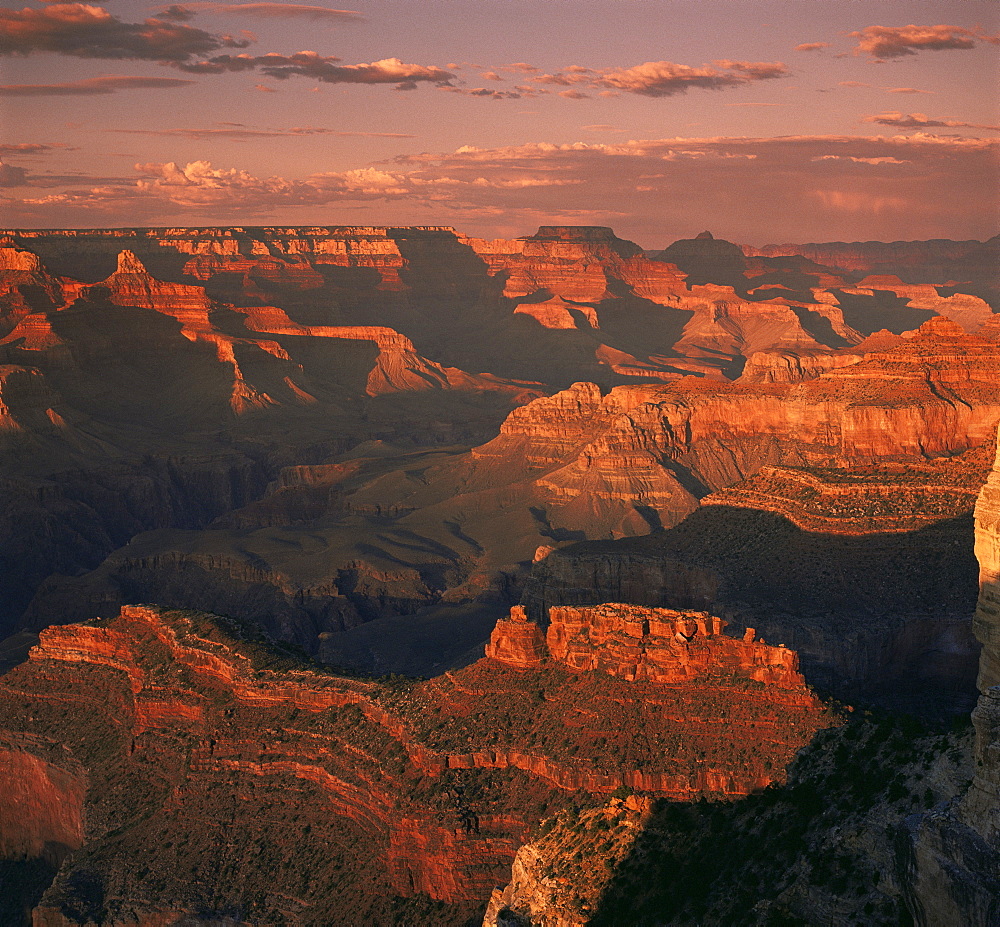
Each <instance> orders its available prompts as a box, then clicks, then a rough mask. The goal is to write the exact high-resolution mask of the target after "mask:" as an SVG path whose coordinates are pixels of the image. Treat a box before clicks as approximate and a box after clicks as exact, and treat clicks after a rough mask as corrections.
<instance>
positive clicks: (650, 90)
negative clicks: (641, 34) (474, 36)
mask: <svg viewBox="0 0 1000 927" xmlns="http://www.w3.org/2000/svg"><path fill="white" fill-rule="evenodd" d="M788 74H789V71H788V68H786V67H785V65H784V64H782V63H781V62H780V61H774V62H767V61H730V60H722V61H714V62H712V64H711V65H707V64H706V65H702V66H701V67H697V68H695V67H690V66H689V65H686V64H675V63H674V62H672V61H647V62H645V63H644V64H638V65H635V66H634V67H630V68H606V69H604V70H601V71H596V70H594V69H592V68H586V67H582V66H581V65H571V66H570V67H567V68H563V69H562V70H561V71H557V72H555V73H554V74H540V75H538V76H537V77H532V78H530V80H531V81H532V82H533V83H537V84H548V85H556V86H562V87H571V86H576V85H585V86H587V87H590V88H593V89H603V90H605V91H612V92H623V93H635V94H639V95H640V96H646V97H668V96H673V95H674V94H678V93H685V92H687V91H688V90H689V89H691V88H692V87H699V88H701V89H704V90H722V89H724V88H728V87H739V86H741V85H743V84H749V83H753V82H755V81H760V80H772V79H774V78H777V77H786V76H787V75H788ZM561 95H562V96H566V95H567V94H565V93H564V94H561ZM602 95H605V94H602ZM574 99H576V98H575V97H574Z"/></svg>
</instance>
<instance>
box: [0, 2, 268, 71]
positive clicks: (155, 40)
mask: <svg viewBox="0 0 1000 927" xmlns="http://www.w3.org/2000/svg"><path fill="white" fill-rule="evenodd" d="M248 44H249V42H248V41H247V40H243V39H240V40H237V39H233V38H232V37H231V36H225V35H214V34H213V33H211V32H205V31H204V30H202V29H195V28H194V27H192V26H185V25H182V24H180V23H177V22H168V21H166V20H161V19H147V20H145V22H142V23H127V22H123V21H122V20H121V19H119V18H118V17H117V16H113V15H112V14H111V13H109V12H108V11H107V10H105V9H103V8H102V7H98V6H93V5H92V4H84V3H55V4H52V5H50V6H48V7H45V8H44V9H31V8H29V7H25V8H24V9H22V10H12V9H7V8H4V7H0V55H15V54H16V55H27V54H32V53H36V52H55V53H57V54H61V55H70V56H72V57H76V58H106V59H117V60H124V59H130V60H144V61H160V62H164V63H178V62H183V61H187V60H188V59H190V58H192V57H194V56H196V55H206V54H210V53H211V52H214V51H218V50H219V49H221V48H245V47H246V46H247V45H248Z"/></svg>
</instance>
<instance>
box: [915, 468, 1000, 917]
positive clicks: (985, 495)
mask: <svg viewBox="0 0 1000 927" xmlns="http://www.w3.org/2000/svg"><path fill="white" fill-rule="evenodd" d="M976 556H977V557H978V558H979V565H980V590H979V603H978V606H977V608H976V614H975V618H974V622H973V623H974V627H975V631H976V636H977V637H978V638H979V640H980V641H981V642H982V644H983V649H982V655H981V658H980V670H979V687H980V691H981V692H982V695H981V696H980V698H979V703H978V704H977V705H976V709H975V711H973V713H972V722H973V725H974V727H975V732H976V742H975V755H976V766H975V776H974V778H973V780H972V783H971V784H970V786H969V788H968V791H966V792H965V794H964V795H960V796H959V797H957V798H956V799H954V800H953V801H952V802H951V803H950V804H948V805H947V806H945V807H943V808H939V809H935V810H934V811H933V812H931V813H930V814H927V815H925V816H923V817H915V818H914V819H913V820H912V821H911V822H910V828H909V834H908V839H909V846H908V850H907V854H906V856H905V858H904V860H903V866H904V872H905V876H906V878H907V881H908V885H909V897H908V903H909V907H910V910H911V912H912V913H913V916H914V920H915V921H916V922H917V923H918V924H919V925H921V927H936V925H939V924H940V925H946V927H951V925H954V927H960V925H970V924H971V925H977V927H978V925H983V927H986V925H989V924H995V923H997V922H998V920H1000V676H998V672H1000V637H998V627H1000V450H998V454H997V461H996V464H995V465H994V467H993V470H992V472H991V473H990V476H989V479H988V480H987V482H986V485H985V486H984V487H983V489H982V492H981V493H980V496H979V500H978V502H977V503H976Z"/></svg>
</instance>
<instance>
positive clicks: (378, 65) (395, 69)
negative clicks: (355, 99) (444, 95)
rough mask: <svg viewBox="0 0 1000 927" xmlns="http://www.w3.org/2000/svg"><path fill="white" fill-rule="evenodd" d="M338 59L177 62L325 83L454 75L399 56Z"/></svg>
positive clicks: (305, 55) (197, 69)
mask: <svg viewBox="0 0 1000 927" xmlns="http://www.w3.org/2000/svg"><path fill="white" fill-rule="evenodd" d="M340 60H341V59H340V58H337V57H335V56H332V55H329V56H327V55H319V54H317V53H316V52H313V51H302V52H297V53H296V54H294V55H277V54H267V55H247V54H239V55H217V56H215V57H213V58H209V59H207V60H203V61H196V62H192V63H190V64H189V63H179V64H177V67H179V68H180V69H181V70H182V71H187V72H189V73H193V74H222V73H225V72H227V71H236V72H239V71H259V72H260V73H261V74H266V75H267V76H268V77H272V78H274V79H275V80H287V79H288V78H289V77H295V76H298V77H307V78H309V79H310V80H318V81H321V82H322V83H326V84H397V85H402V84H416V83H417V82H424V83H432V84H438V85H446V84H449V83H450V82H451V81H453V80H454V79H455V75H454V74H452V73H451V72H450V71H445V70H443V69H442V68H437V67H429V66H426V65H422V64H407V63H406V62H404V61H400V60H399V58H383V59H382V60H381V61H373V62H372V63H370V64H338V63H337V62H339V61H340Z"/></svg>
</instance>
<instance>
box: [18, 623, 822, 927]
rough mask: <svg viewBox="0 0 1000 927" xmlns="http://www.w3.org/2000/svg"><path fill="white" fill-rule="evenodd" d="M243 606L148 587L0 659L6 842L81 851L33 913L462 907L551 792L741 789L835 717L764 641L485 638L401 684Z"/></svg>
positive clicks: (560, 800) (320, 913) (364, 917)
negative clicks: (703, 653) (365, 673)
mask: <svg viewBox="0 0 1000 927" xmlns="http://www.w3.org/2000/svg"><path fill="white" fill-rule="evenodd" d="M235 629H236V626H235V625H234V623H232V622H230V621H228V620H223V619H216V618H213V617H211V616H206V615H204V614H201V613H197V612H171V611H167V610H163V609H158V608H152V607H145V606H129V607H126V608H123V609H122V610H121V613H120V615H119V616H117V617H116V618H115V619H114V620H112V621H108V622H94V623H89V624H76V625H65V626H61V627H54V628H50V629H47V630H45V631H43V632H42V634H41V636H40V643H39V645H38V646H37V647H35V648H34V649H33V650H32V651H31V658H30V661H29V662H28V663H27V664H24V665H22V666H20V667H18V668H17V669H15V670H13V671H12V672H11V673H10V674H8V675H7V676H6V677H4V678H3V680H2V681H0V702H2V705H3V718H4V722H3V729H2V731H0V737H2V738H3V740H2V741H0V743H2V747H3V749H2V750H0V765H2V767H3V768H4V769H5V770H7V771H9V772H11V773H12V774H13V773H15V772H16V774H17V776H18V786H17V787H18V789H19V791H18V793H17V796H18V798H17V805H16V808H13V809H12V808H10V807H7V808H5V812H7V813H8V814H9V815H11V818H10V822H9V823H10V824H11V826H9V827H7V826H5V829H4V838H3V843H2V844H0V851H2V853H3V854H4V855H6V856H7V857H8V858H9V857H10V856H11V855H15V856H16V855H22V856H23V855H24V854H28V855H39V854H41V853H43V852H46V853H51V854H53V855H54V856H55V858H56V860H57V863H62V867H61V869H60V871H59V874H58V876H57V877H56V879H55V881H54V883H53V884H52V886H51V887H49V888H48V890H47V891H46V893H45V895H44V897H43V898H41V900H40V901H37V906H36V908H35V917H36V919H37V920H39V921H40V922H43V923H61V924H81V925H82V924H84V923H86V922H88V918H89V919H90V920H94V919H95V918H96V919H98V920H101V921H102V922H103V923H109V924H111V923H116V924H117V923H125V922H127V921H128V918H129V917H132V918H136V919H139V920H141V921H143V922H148V921H149V920H151V919H152V920H155V919H157V918H160V919H167V918H177V917H183V916H194V915H197V916H200V917H205V916H214V917H222V916H226V912H229V913H228V916H230V917H237V918H242V919H245V920H248V921H253V920H260V921H264V922H268V921H270V922H273V921H274V920H275V919H277V918H278V917H281V916H284V917H288V916H291V912H297V913H296V916H307V917H308V918H309V919H311V920H313V921H316V922H320V921H324V920H325V921H327V922H331V919H333V920H336V921H337V922H338V923H345V924H382V923H391V922H393V921H392V920H391V914H390V911H392V910H397V911H399V910H403V911H409V912H410V917H412V918H414V919H415V920H416V921H417V922H422V921H421V920H420V918H421V916H422V915H421V913H420V912H421V911H424V910H425V909H426V908H427V905H428V904H430V902H429V901H428V897H429V898H430V899H434V900H436V901H437V902H441V903H443V904H441V905H439V907H438V910H439V911H440V912H441V914H442V917H443V919H442V920H440V921H438V922H440V923H452V922H455V923H457V922H459V921H460V920H461V918H462V917H466V916H468V913H469V912H470V910H472V909H474V907H475V905H476V903H477V901H478V899H480V898H484V897H485V896H486V895H487V894H488V893H489V890H490V889H491V888H492V886H493V885H495V884H496V883H497V882H498V881H501V877H502V875H503V873H504V872H505V871H506V866H507V865H509V863H510V861H511V859H512V858H513V856H514V851H515V849H516V847H517V846H518V845H519V844H520V843H523V842H524V840H525V839H526V837H527V835H528V833H529V832H530V829H531V827H532V826H533V824H534V822H535V820H537V816H538V814H539V809H540V808H541V807H544V806H549V807H554V808H558V807H561V806H564V805H566V804H567V802H568V800H569V798H570V797H571V796H572V795H573V793H574V792H576V793H577V794H578V795H579V794H580V793H581V790H582V792H583V793H594V794H597V795H601V794H604V795H606V794H607V793H610V792H612V791H614V790H615V789H616V788H620V787H622V786H624V785H627V786H628V787H630V788H633V789H639V790H643V791H645V792H648V793H650V794H665V795H671V796H675V797H681V796H683V797H688V798H690V797H696V796H698V795H702V794H704V795H711V796H714V797H725V796H733V795H739V794H744V793H746V792H747V791H749V790H752V789H756V788H761V787H763V786H765V785H766V784H767V783H768V782H771V781H775V780H780V778H781V777H782V775H783V772H782V771H783V769H784V766H785V764H786V763H787V762H788V761H789V760H790V758H791V757H792V755H793V754H794V752H795V750H797V749H798V748H799V747H800V746H801V745H802V744H803V743H805V742H806V741H807V740H808V738H809V737H810V736H811V734H812V732H814V731H815V730H816V729H817V728H819V727H822V726H824V725H826V724H829V723H830V721H831V719H830V716H829V715H828V714H827V713H826V712H825V710H824V709H823V708H822V706H821V705H820V704H819V703H818V702H817V701H816V699H815V698H814V697H813V696H812V695H811V694H810V693H809V692H808V691H807V690H806V689H805V688H804V686H802V685H801V681H799V684H798V685H797V686H795V685H794V684H792V680H791V679H790V677H788V676H787V674H786V676H785V677H784V678H783V680H779V681H778V682H777V683H771V682H766V683H765V682H760V681H756V680H755V679H754V673H755V667H756V665H757V664H756V663H754V665H753V666H749V665H748V666H747V667H746V668H745V669H741V668H740V667H738V666H736V665H735V664H733V665H728V666H721V665H720V666H717V667H714V668H713V667H712V666H705V667H703V670H704V673H703V676H704V678H701V677H700V676H697V675H695V676H690V675H683V674H682V675H683V678H680V677H678V678H675V679H674V680H673V681H672V683H670V684H669V685H667V684H654V683H652V682H645V683H643V682H640V681H631V682H630V681H626V680H624V679H621V678H619V677H616V676H609V675H605V674H603V673H597V674H594V673H588V672H581V671H579V670H575V671H572V672H568V671H567V670H566V669H565V668H563V669H560V668H559V665H551V666H545V667H540V668H535V669H533V670H524V669H521V670H514V669H510V668H506V667H504V666H502V665H501V664H499V663H498V662H496V661H495V660H491V659H486V660H482V661H480V663H479V664H476V665H474V666H472V667H469V668H467V669H466V670H462V671H459V672H456V673H449V674H447V675H446V676H443V677H440V678H438V679H432V680H430V681H428V682H425V683H413V682H409V683H405V684H402V685H401V684H398V683H392V682H376V681H363V680H357V679H349V678H344V677H338V676H335V675H332V674H330V673H328V672H322V671H320V670H319V669H317V668H315V667H314V666H313V667H310V666H308V665H306V664H302V663H300V662H298V661H297V660H295V659H294V658H290V656H289V654H288V652H287V651H285V652H282V651H280V650H275V649H274V648H272V647H270V646H269V645H265V644H263V643H261V642H260V641H255V640H253V639H250V640H246V639H243V640H241V639H240V638H238V637H236V636H234V633H233V632H234V630H235ZM720 643H721V642H720ZM732 644H733V646H734V647H735V648H736V649H737V650H739V648H740V646H741V645H740V642H735V641H734V642H732ZM723 649H724V648H723ZM720 652H721V651H720ZM751 662H752V661H751ZM636 687H639V688H638V689H637V688H636ZM581 698H584V699H585V701H581ZM584 704H586V705H587V710H586V712H584V713H583V714H581V713H580V711H581V706H582V705H584ZM692 711H695V712H696V713H697V718H698V719H699V720H698V721H697V723H695V724H693V725H692V723H691V720H690V719H691V718H692V717H693V715H692ZM637 724H638V725H640V726H641V727H642V729H643V730H644V731H645V732H646V734H645V737H644V738H643V739H641V740H636V738H634V736H633V731H634V729H635V728H634V725H637ZM528 731H531V732H533V733H532V734H531V735H530V736H529V735H528V734H527V732H528ZM761 732H766V735H765V736H764V737H763V738H761V737H760V735H761ZM15 821H16V824H15ZM220 823H221V824H222V827H221V829H220ZM81 846H82V849H80V848H81ZM60 848H61V849H60ZM140 848H141V850H142V854H141V857H142V866H141V867H137V866H133V865H131V863H130V856H131V854H134V853H137V852H139V850H140ZM254 848H256V851H255V850H254ZM321 849H322V852H320V850H321ZM70 850H74V851H76V852H74V853H73V854H72V855H70V856H66V853H67V852H68V851H70ZM317 854H318V855H317ZM93 884H99V885H100V886H102V890H101V892H100V893H99V894H98V895H97V896H95V895H93V894H92V893H91V892H90V889H89V886H91V885H93ZM405 899H410V900H409V901H407V900H405Z"/></svg>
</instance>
